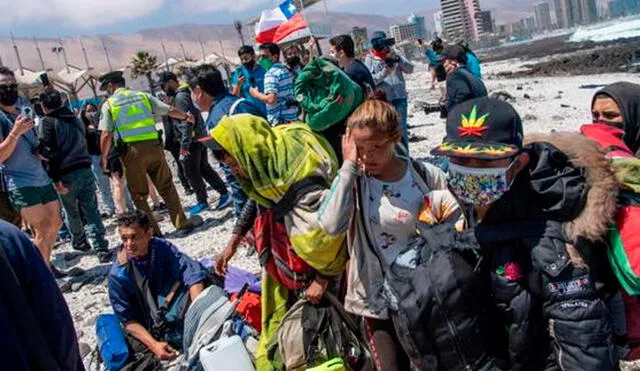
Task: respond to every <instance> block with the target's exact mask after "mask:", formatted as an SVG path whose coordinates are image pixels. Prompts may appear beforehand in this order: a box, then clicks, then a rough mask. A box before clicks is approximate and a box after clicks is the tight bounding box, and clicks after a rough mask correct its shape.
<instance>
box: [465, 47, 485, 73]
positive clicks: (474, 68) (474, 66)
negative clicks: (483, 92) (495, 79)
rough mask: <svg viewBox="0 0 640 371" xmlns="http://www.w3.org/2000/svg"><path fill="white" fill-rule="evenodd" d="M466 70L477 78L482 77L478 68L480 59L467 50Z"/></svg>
mask: <svg viewBox="0 0 640 371" xmlns="http://www.w3.org/2000/svg"><path fill="white" fill-rule="evenodd" d="M466 57H467V70H469V72H471V74H472V75H473V76H475V77H477V78H479V79H481V78H482V71H481V70H480V59H478V57H476V55H475V54H473V53H472V52H467V54H466Z"/></svg>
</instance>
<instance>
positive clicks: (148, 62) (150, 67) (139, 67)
mask: <svg viewBox="0 0 640 371" xmlns="http://www.w3.org/2000/svg"><path fill="white" fill-rule="evenodd" d="M129 67H130V68H131V77H132V78H134V79H137V78H138V77H140V76H146V77H147V82H148V83H149V90H150V91H151V94H153V93H154V92H155V84H154V83H153V77H152V75H151V74H152V73H153V71H154V70H155V69H156V68H158V58H157V57H156V56H155V55H152V54H149V52H145V51H139V52H137V53H136V54H134V55H133V57H131V64H130V66H129Z"/></svg>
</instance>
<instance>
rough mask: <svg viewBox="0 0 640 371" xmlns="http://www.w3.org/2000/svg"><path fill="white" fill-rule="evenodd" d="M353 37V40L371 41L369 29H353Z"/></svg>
mask: <svg viewBox="0 0 640 371" xmlns="http://www.w3.org/2000/svg"><path fill="white" fill-rule="evenodd" d="M351 37H353V40H354V41H355V40H362V41H366V40H369V33H368V32H367V28H366V27H357V26H356V27H353V28H352V29H351Z"/></svg>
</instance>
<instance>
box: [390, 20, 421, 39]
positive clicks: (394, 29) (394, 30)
mask: <svg viewBox="0 0 640 371" xmlns="http://www.w3.org/2000/svg"><path fill="white" fill-rule="evenodd" d="M389 31H390V32H389V33H390V34H391V37H393V38H394V39H396V43H401V42H403V41H405V40H415V39H416V25H415V24H411V23H403V24H394V25H393V26H391V28H390V29H389Z"/></svg>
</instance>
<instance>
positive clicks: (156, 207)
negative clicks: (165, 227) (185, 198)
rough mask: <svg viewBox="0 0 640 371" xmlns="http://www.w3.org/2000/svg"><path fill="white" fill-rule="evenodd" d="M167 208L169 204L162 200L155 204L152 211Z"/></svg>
mask: <svg viewBox="0 0 640 371" xmlns="http://www.w3.org/2000/svg"><path fill="white" fill-rule="evenodd" d="M165 210H167V205H166V204H165V203H164V202H160V203H159V204H157V205H153V207H152V208H151V211H165Z"/></svg>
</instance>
